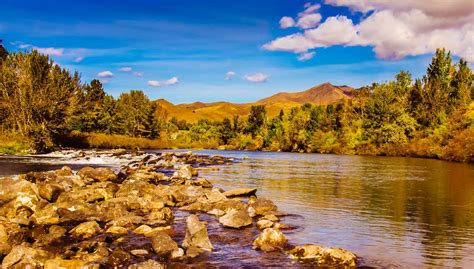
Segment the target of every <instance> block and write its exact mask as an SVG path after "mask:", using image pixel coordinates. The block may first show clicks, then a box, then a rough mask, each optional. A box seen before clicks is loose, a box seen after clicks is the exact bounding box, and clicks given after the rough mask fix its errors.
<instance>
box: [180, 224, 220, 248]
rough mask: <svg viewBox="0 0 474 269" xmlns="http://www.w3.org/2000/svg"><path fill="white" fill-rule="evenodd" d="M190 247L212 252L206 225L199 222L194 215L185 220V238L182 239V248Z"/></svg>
mask: <svg viewBox="0 0 474 269" xmlns="http://www.w3.org/2000/svg"><path fill="white" fill-rule="evenodd" d="M191 246H194V247H198V248H201V249H203V250H207V251H212V249H213V246H212V243H211V241H210V240H209V236H208V234H207V228H206V225H205V224H204V223H203V222H201V221H199V218H198V217H197V216H196V215H190V216H189V217H187V218H186V236H185V237H184V241H183V247H185V248H189V247H191ZM186 253H187V252H186Z"/></svg>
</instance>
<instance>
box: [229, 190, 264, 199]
mask: <svg viewBox="0 0 474 269" xmlns="http://www.w3.org/2000/svg"><path fill="white" fill-rule="evenodd" d="M255 193H257V189H255V188H239V189H233V190H229V191H226V192H224V195H225V196H226V197H227V198H230V197H241V196H244V197H245V196H251V195H255Z"/></svg>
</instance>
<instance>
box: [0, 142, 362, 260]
mask: <svg viewBox="0 0 474 269" xmlns="http://www.w3.org/2000/svg"><path fill="white" fill-rule="evenodd" d="M109 154H110V156H113V157H116V158H121V156H124V155H126V154H127V152H124V151H116V152H111V153H109ZM134 155H135V157H134V161H131V162H130V163H128V164H127V165H124V166H123V167H122V168H121V169H120V171H113V170H112V169H110V168H92V167H84V168H82V169H80V170H78V171H73V170H72V169H71V168H70V167H67V166H65V167H63V168H62V169H59V170H54V171H47V172H30V173H27V174H23V175H19V176H15V177H7V178H0V260H1V261H2V268H168V267H173V268H174V267H177V268H182V267H189V266H191V267H192V266H198V267H199V266H201V267H204V266H205V267H212V266H210V265H211V264H209V263H208V260H209V259H210V257H212V255H213V254H215V255H221V256H222V259H224V260H222V262H221V265H223V266H235V265H236V262H237V261H235V260H232V261H231V260H227V261H226V255H223V254H219V253H221V252H222V249H223V248H225V247H227V248H229V249H234V248H235V249H238V251H240V252H242V253H245V252H246V251H247V249H248V251H259V253H261V255H264V256H268V255H269V256H268V257H269V259H271V256H272V255H278V256H280V257H282V256H283V257H286V259H287V260H288V261H287V263H288V264H293V265H295V266H299V265H302V266H304V267H306V266H308V267H313V266H315V267H316V266H331V267H332V266H336V267H356V265H357V257H356V255H355V254H353V253H351V252H349V251H347V250H343V249H339V248H327V247H322V246H317V245H312V244H308V245H302V246H293V245H291V242H288V239H287V238H286V236H285V232H287V231H290V230H291V229H293V228H294V227H292V226H291V225H288V224H284V223H282V222H281V220H282V219H284V218H285V216H286V214H285V213H284V212H280V211H279V210H278V208H277V206H276V205H275V204H274V203H273V202H272V201H271V200H269V199H266V198H263V197H259V196H258V195H257V189H246V188H240V189H232V190H227V191H224V190H222V189H219V188H214V187H213V185H212V182H210V181H208V180H206V179H204V178H200V177H199V170H203V169H206V170H213V169H218V168H217V167H218V166H219V165H231V164H232V163H233V162H234V160H233V159H231V158H225V157H219V156H212V157H211V156H202V155H195V154H192V153H191V152H186V153H174V152H166V153H156V154H144V153H137V152H136V153H134ZM137 156H138V157H137ZM80 157H85V158H87V156H86V153H81V154H80ZM248 241H250V243H249V242H248ZM238 251H237V252H238ZM237 252H236V253H237ZM240 252H238V253H240ZM247 254H248V253H247ZM248 255H250V254H248ZM236 256H237V257H233V259H238V258H239V257H238V254H236Z"/></svg>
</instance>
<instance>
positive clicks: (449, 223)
mask: <svg viewBox="0 0 474 269" xmlns="http://www.w3.org/2000/svg"><path fill="white" fill-rule="evenodd" d="M201 152H202V153H204V154H211V155H225V156H232V157H237V158H239V163H237V164H234V165H230V166H224V167H220V170H219V171H218V172H215V171H213V172H210V171H207V172H205V171H203V172H202V173H201V175H202V176H204V177H206V178H209V179H210V180H212V181H213V183H214V184H215V185H217V186H218V187H222V188H224V189H229V188H236V187H256V188H258V189H259V192H258V194H259V195H263V196H266V197H268V198H271V199H273V200H274V201H275V202H276V203H277V204H278V206H279V207H280V208H281V209H282V210H283V211H286V212H288V213H294V214H298V215H301V216H302V217H292V218H288V219H287V220H286V221H287V223H288V224H293V225H299V226H301V227H303V228H302V229H299V230H297V231H296V232H294V233H290V234H288V237H289V239H290V242H291V243H294V244H303V243H317V244H322V245H327V246H337V247H342V248H347V249H350V250H352V251H355V252H356V253H357V254H358V255H360V256H361V257H363V260H364V263H365V265H372V266H383V267H387V266H390V265H394V266H403V267H433V266H435V267H436V266H447V267H464V268H474V165H470V164H459V163H450V162H444V161H438V160H426V159H413V158H390V157H386V158H385V157H363V156H341V155H318V154H295V153H268V152H238V151H201ZM244 157H245V158H244ZM62 165H64V163H61V164H57V163H56V164H55V163H54V162H48V161H47V160H45V162H44V163H38V162H37V161H36V162H33V163H30V162H29V161H28V159H25V160H22V159H18V160H12V159H5V158H0V175H8V174H18V173H21V172H27V171H32V170H50V169H55V168H59V167H61V166H62ZM85 165H86V164H73V165H72V166H73V168H74V169H79V168H80V167H82V166H85Z"/></svg>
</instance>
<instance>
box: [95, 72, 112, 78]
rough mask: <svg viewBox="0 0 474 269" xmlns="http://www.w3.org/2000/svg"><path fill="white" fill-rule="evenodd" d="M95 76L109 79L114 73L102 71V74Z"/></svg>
mask: <svg viewBox="0 0 474 269" xmlns="http://www.w3.org/2000/svg"><path fill="white" fill-rule="evenodd" d="M97 76H98V77H99V78H111V77H113V76H114V73H112V72H110V71H102V72H99V73H97Z"/></svg>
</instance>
